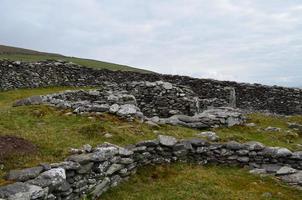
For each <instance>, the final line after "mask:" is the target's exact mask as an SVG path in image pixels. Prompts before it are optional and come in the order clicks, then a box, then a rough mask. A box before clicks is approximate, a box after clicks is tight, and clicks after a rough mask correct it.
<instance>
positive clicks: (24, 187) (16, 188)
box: [0, 182, 47, 200]
mask: <svg viewBox="0 0 302 200" xmlns="http://www.w3.org/2000/svg"><path fill="white" fill-rule="evenodd" d="M46 195H47V194H46V191H45V190H43V189H42V188H41V187H39V186H35V185H30V184H26V183H21V182H17V183H14V184H11V185H7V186H4V187H0V198H4V199H6V200H30V199H38V198H44V197H45V196H46Z"/></svg>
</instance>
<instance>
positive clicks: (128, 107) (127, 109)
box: [116, 104, 139, 117]
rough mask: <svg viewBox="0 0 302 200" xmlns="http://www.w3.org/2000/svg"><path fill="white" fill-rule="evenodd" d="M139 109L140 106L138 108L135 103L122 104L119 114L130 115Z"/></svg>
mask: <svg viewBox="0 0 302 200" xmlns="http://www.w3.org/2000/svg"><path fill="white" fill-rule="evenodd" d="M138 111H139V108H137V107H136V106H135V105H133V104H125V105H121V107H120V109H119V110H118V111H117V113H116V114H117V115H118V116H122V117H123V116H128V115H135V113H136V112H138Z"/></svg>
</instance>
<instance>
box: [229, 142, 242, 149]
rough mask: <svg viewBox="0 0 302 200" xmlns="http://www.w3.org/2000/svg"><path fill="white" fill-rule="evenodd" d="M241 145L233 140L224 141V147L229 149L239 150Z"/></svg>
mask: <svg viewBox="0 0 302 200" xmlns="http://www.w3.org/2000/svg"><path fill="white" fill-rule="evenodd" d="M242 147H243V145H242V144H240V143H238V142H235V141H230V142H228V143H226V148H228V149H231V150H239V149H241V148H242Z"/></svg>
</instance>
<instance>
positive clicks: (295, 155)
mask: <svg viewBox="0 0 302 200" xmlns="http://www.w3.org/2000/svg"><path fill="white" fill-rule="evenodd" d="M292 158H293V159H295V160H302V151H297V152H294V153H293V154H292Z"/></svg>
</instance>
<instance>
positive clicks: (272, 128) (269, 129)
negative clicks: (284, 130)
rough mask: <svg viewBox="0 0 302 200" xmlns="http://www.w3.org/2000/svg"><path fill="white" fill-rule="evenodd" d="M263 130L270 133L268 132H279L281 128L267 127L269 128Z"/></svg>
mask: <svg viewBox="0 0 302 200" xmlns="http://www.w3.org/2000/svg"><path fill="white" fill-rule="evenodd" d="M264 130H265V131H270V132H280V131H281V128H278V127H272V126H269V127H267V128H265V129H264Z"/></svg>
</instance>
